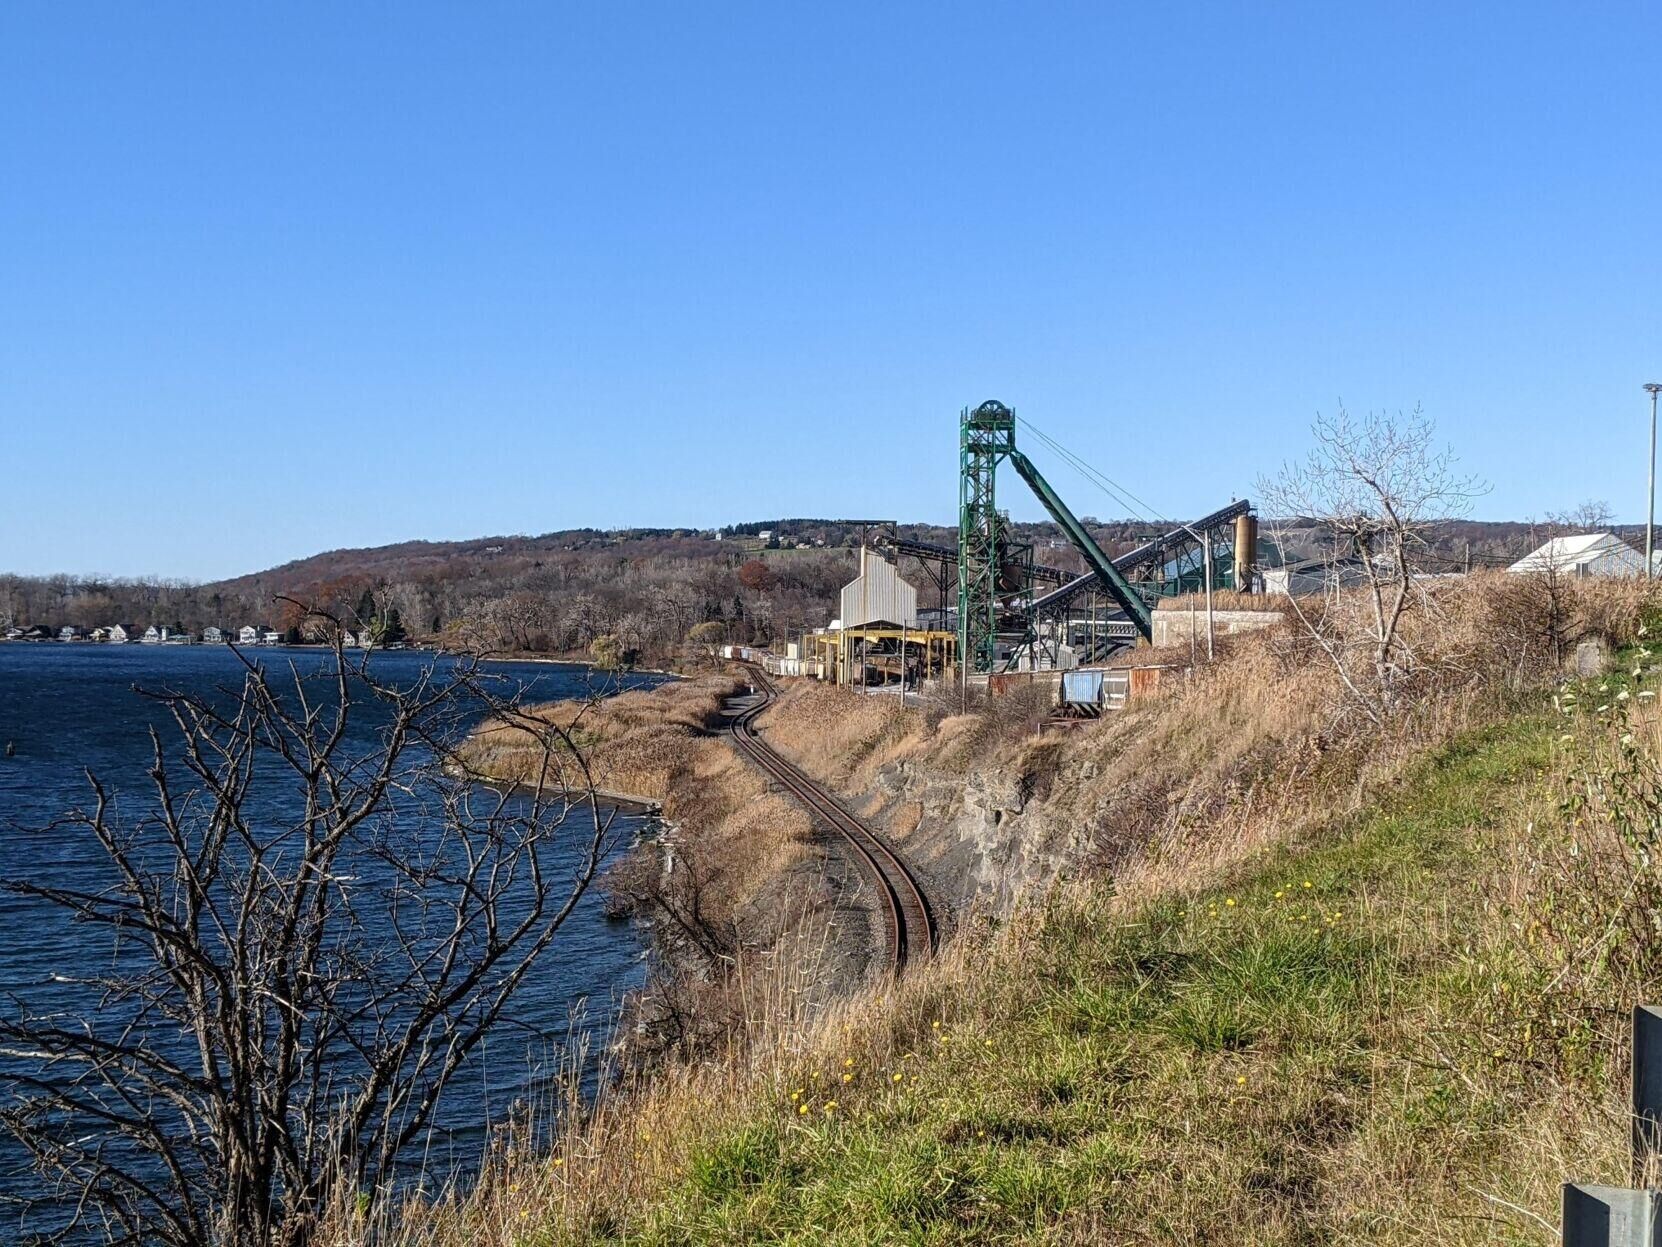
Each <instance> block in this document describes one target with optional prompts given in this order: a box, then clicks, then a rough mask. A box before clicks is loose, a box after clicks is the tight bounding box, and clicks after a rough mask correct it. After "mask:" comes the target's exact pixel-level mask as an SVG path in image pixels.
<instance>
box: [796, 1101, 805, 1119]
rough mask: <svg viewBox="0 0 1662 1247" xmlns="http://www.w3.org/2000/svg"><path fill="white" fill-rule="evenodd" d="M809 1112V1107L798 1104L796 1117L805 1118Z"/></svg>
mask: <svg viewBox="0 0 1662 1247" xmlns="http://www.w3.org/2000/svg"><path fill="white" fill-rule="evenodd" d="M807 1112H808V1106H807V1105H806V1104H798V1105H797V1106H796V1115H797V1116H798V1117H802V1116H804V1115H805V1114H806V1113H807Z"/></svg>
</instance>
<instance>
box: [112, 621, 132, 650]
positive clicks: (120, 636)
mask: <svg viewBox="0 0 1662 1247" xmlns="http://www.w3.org/2000/svg"><path fill="white" fill-rule="evenodd" d="M137 629H138V625H137V624H120V623H118V624H112V625H111V626H110V644H111V645H125V644H127V642H128V641H136V640H138V637H139V634H138V630H137Z"/></svg>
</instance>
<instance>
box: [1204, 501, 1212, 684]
mask: <svg viewBox="0 0 1662 1247" xmlns="http://www.w3.org/2000/svg"><path fill="white" fill-rule="evenodd" d="M1204 540H1205V543H1206V661H1207V662H1211V661H1212V530H1211V529H1207V530H1206V536H1205V538H1204Z"/></svg>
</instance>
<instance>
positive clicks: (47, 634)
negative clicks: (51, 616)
mask: <svg viewBox="0 0 1662 1247" xmlns="http://www.w3.org/2000/svg"><path fill="white" fill-rule="evenodd" d="M22 639H23V640H25V641H50V640H51V639H52V629H51V628H49V627H47V626H46V625H45V624H36V625H35V626H34V627H32V628H25V629H24V630H23V638H22Z"/></svg>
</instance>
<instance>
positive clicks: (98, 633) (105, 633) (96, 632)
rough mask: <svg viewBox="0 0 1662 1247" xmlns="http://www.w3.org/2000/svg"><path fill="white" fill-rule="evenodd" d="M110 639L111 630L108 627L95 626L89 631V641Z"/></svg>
mask: <svg viewBox="0 0 1662 1247" xmlns="http://www.w3.org/2000/svg"><path fill="white" fill-rule="evenodd" d="M109 639H110V630H109V629H108V628H94V629H93V630H92V631H91V632H89V633H87V640H89V641H108V640H109Z"/></svg>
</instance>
